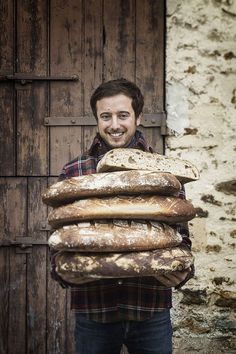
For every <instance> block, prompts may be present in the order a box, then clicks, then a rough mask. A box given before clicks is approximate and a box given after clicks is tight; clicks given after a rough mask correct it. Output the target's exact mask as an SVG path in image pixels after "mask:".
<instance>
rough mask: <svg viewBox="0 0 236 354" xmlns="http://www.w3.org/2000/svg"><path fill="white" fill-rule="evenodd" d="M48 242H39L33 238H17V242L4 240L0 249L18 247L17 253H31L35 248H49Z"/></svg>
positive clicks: (0, 243) (0, 241) (0, 242)
mask: <svg viewBox="0 0 236 354" xmlns="http://www.w3.org/2000/svg"><path fill="white" fill-rule="evenodd" d="M47 245H48V241H47V240H37V239H34V238H32V237H20V236H19V237H16V239H15V240H9V239H2V240H0V247H16V253H31V251H32V247H33V246H47Z"/></svg>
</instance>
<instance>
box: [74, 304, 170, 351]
mask: <svg viewBox="0 0 236 354" xmlns="http://www.w3.org/2000/svg"><path fill="white" fill-rule="evenodd" d="M75 340H76V354H119V353H120V351H121V348H122V344H125V345H126V347H127V348H128V351H129V354H151V353H152V354H171V353H172V326H171V320H170V311H169V310H168V309H166V310H164V311H162V312H157V313H156V314H155V315H154V316H153V317H151V318H150V319H148V320H145V321H142V322H136V321H120V322H115V323H99V322H95V321H91V320H87V319H86V318H84V317H82V316H79V315H76V328H75Z"/></svg>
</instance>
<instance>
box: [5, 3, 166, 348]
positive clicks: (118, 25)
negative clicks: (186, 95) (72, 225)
mask: <svg viewBox="0 0 236 354" xmlns="http://www.w3.org/2000/svg"><path fill="white" fill-rule="evenodd" d="M0 16H1V18H0V29H1V33H0V102H1V103H0V127H1V130H0V139H1V144H0V176H1V178H0V200H1V209H0V222H1V230H0V246H1V247H0V353H3V354H5V353H7V354H21V353H32V354H37V353H39V354H44V353H48V354H49V353H50V354H56V353H57V354H59V353H60V354H68V353H69V354H73V353H74V340H73V326H74V322H73V316H72V315H71V312H70V296H69V292H68V291H65V290H63V289H61V288H60V286H59V285H58V284H57V283H55V282H54V281H52V280H51V278H50V270H49V259H48V249H47V238H48V233H49V232H48V230H47V223H46V220H47V213H48V210H47V207H46V206H45V205H43V203H42V201H41V194H42V192H43V191H44V190H45V188H46V187H47V185H49V184H51V183H53V182H54V181H55V180H56V176H57V175H58V174H59V172H60V170H61V168H62V166H63V165H64V164H65V163H66V162H67V161H69V160H70V159H72V158H74V157H76V156H77V155H79V154H80V153H81V152H82V151H83V150H85V149H86V148H87V147H88V146H89V145H90V143H91V140H92V137H93V135H94V134H95V133H96V126H95V125H90V124H93V123H92V122H93V119H92V113H91V110H90V107H89V98H90V95H91V93H92V91H93V90H94V89H95V88H96V87H97V86H98V85H99V84H100V83H101V82H102V81H104V80H108V79H114V78H119V77H125V78H127V79H130V80H132V81H135V82H136V83H137V84H138V85H139V86H140V88H141V90H142V91H143V92H144V94H145V113H146V114H154V116H150V115H149V116H148V115H147V116H146V117H147V121H146V123H147V125H148V127H147V126H146V127H142V128H141V129H142V130H143V131H144V132H145V135H146V137H147V138H148V141H149V142H150V144H151V145H152V146H153V147H154V149H155V150H157V151H159V152H163V134H164V128H165V122H164V119H163V118H164V115H163V114H162V112H163V110H164V0H158V1H156V0H86V1H85V0H71V1H66V0H51V1H46V0H41V1H36V0H35V1H34V0H33V1H32V0H18V1H13V0H8V1H7V0H1V1H0ZM144 123H145V122H144Z"/></svg>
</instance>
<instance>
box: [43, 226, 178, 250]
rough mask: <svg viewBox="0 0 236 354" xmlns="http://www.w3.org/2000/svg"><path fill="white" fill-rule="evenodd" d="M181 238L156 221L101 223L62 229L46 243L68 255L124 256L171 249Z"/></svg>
mask: <svg viewBox="0 0 236 354" xmlns="http://www.w3.org/2000/svg"><path fill="white" fill-rule="evenodd" d="M181 241H182V237H181V235H180V234H179V233H178V232H177V231H176V230H175V229H174V228H172V227H170V226H169V225H166V224H163V223H159V222H155V221H150V222H146V221H143V222H142V221H139V222H138V221H133V220H112V221H111V220H110V221H109V220H107V221H106V220H104V221H101V222H94V223H91V222H82V223H78V224H73V225H68V226H63V227H62V228H60V229H58V230H56V231H54V233H53V234H52V235H51V236H50V238H49V240H48V244H49V246H50V247H51V249H53V250H55V251H59V250H67V251H71V252H76V251H77V252H78V251H80V252H126V251H127V250H128V251H140V250H141V251H144V250H151V249H156V248H166V247H174V246H177V245H178V244H180V243H181Z"/></svg>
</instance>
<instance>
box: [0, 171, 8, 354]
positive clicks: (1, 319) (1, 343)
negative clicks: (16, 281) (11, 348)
mask: <svg viewBox="0 0 236 354" xmlns="http://www.w3.org/2000/svg"><path fill="white" fill-rule="evenodd" d="M6 182H7V180H6V179H5V178H2V179H0V200H1V201H2V206H4V201H5V202H6ZM0 224H1V225H6V224H7V215H6V211H5V209H4V208H3V207H2V208H0ZM4 237H6V234H5V232H3V230H1V231H0V242H1V241H2V240H3V238H4ZM9 271H10V254H9V249H8V248H4V247H3V248H0V284H1V286H0V314H1V315H0V333H1V335H0V353H7V352H8V331H9V316H8V311H9V291H10V272H9Z"/></svg>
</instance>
